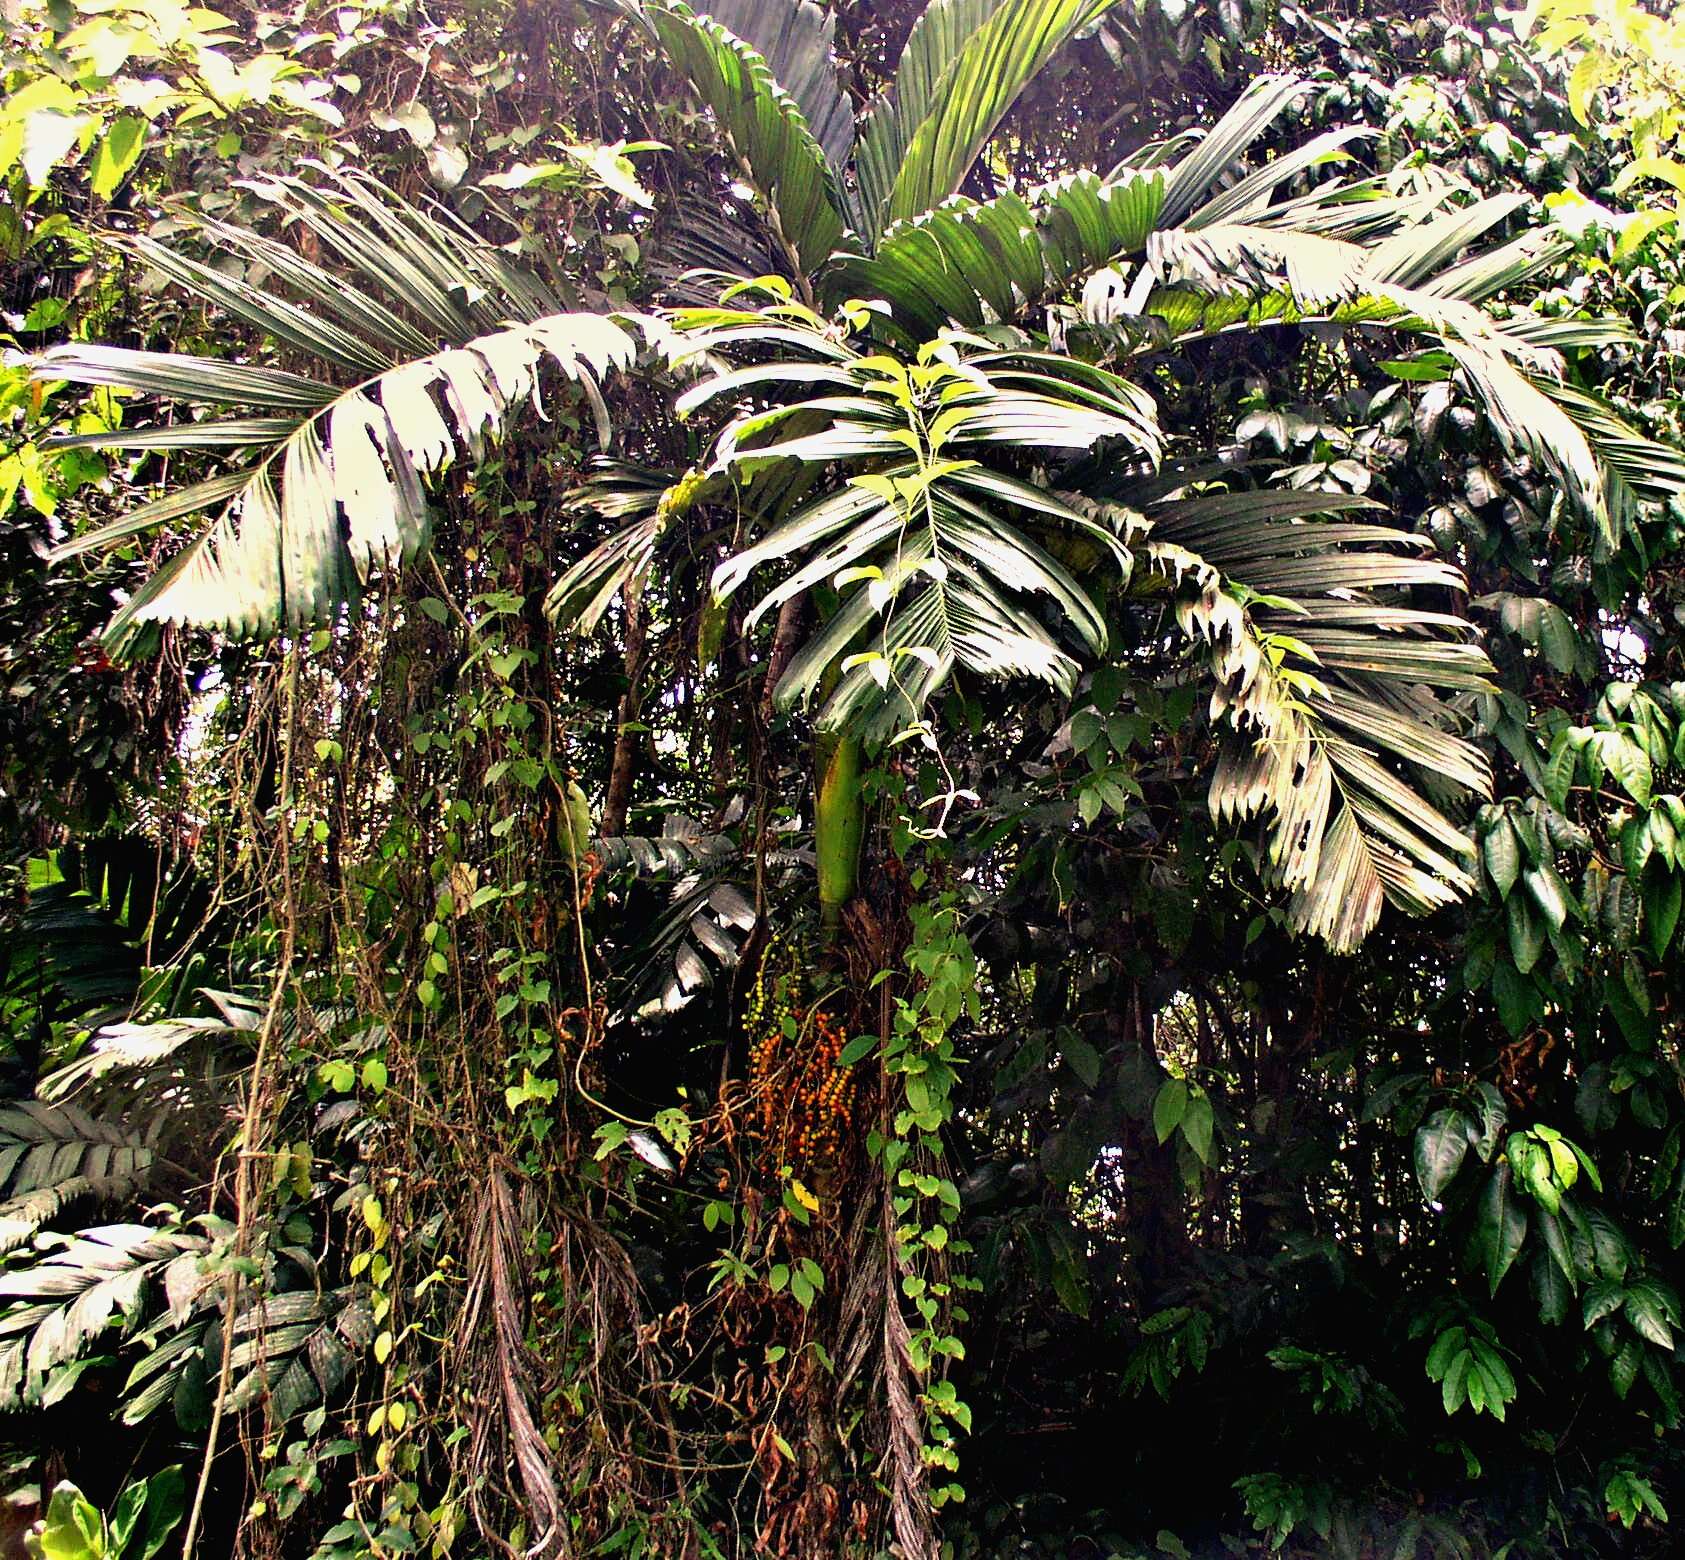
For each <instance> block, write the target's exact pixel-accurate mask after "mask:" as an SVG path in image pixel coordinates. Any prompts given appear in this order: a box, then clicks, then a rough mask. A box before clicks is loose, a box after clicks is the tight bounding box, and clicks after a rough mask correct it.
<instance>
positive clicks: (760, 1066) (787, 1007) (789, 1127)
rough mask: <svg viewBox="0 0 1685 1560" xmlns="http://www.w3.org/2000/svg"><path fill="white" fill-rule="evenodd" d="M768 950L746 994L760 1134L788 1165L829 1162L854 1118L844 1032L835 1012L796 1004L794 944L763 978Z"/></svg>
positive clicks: (798, 978)
mask: <svg viewBox="0 0 1685 1560" xmlns="http://www.w3.org/2000/svg"><path fill="white" fill-rule="evenodd" d="M771 962H772V950H771V949H768V950H767V957H766V958H765V959H764V960H763V961H762V964H761V976H760V978H759V979H757V981H756V982H755V990H754V993H753V994H752V995H751V997H750V999H749V1010H748V1013H747V1015H746V1018H745V1027H746V1028H747V1031H748V1034H749V1088H750V1090H751V1092H752V1094H753V1096H754V1098H755V1100H756V1103H757V1105H758V1107H759V1114H760V1128H761V1133H762V1136H763V1137H764V1138H765V1139H766V1142H767V1143H768V1145H769V1146H770V1147H771V1148H773V1150H774V1151H775V1153H776V1154H777V1155H778V1157H779V1158H780V1159H781V1160H783V1161H785V1162H788V1163H790V1164H791V1165H794V1166H800V1167H810V1166H815V1165H820V1166H823V1165H827V1164H831V1163H834V1162H835V1161H836V1160H837V1159H838V1158H839V1157H840V1155H841V1153H842V1149H843V1145H844V1144H845V1143H846V1142H847V1141H848V1133H849V1129H850V1127H851V1126H852V1125H853V1121H854V1092H855V1091H854V1074H853V1069H852V1068H849V1067H844V1066H843V1065H842V1064H841V1060H840V1059H841V1057H842V1053H843V1048H844V1047H845V1046H846V1045H847V1044H848V1035H847V1033H846V1032H845V1031H844V1029H843V1026H842V1023H841V1021H840V1020H838V1019H836V1018H833V1017H832V1016H831V1015H830V1014H829V1013H826V1012H825V1011H823V1009H821V1008H818V1007H814V1008H808V1007H806V1006H804V1005H803V1004H802V1003H801V1002H800V1001H799V1000H798V997H799V996H800V995H801V994H803V993H804V990H805V980H804V977H803V973H802V969H801V963H800V952H799V950H798V949H796V948H794V947H792V948H791V958H790V967H789V970H788V972H787V973H785V974H780V975H777V976H775V977H773V978H772V979H771V980H770V981H769V980H768V979H767V973H766V972H767V966H768V965H769V964H770V963H771Z"/></svg>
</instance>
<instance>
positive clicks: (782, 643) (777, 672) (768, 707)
mask: <svg viewBox="0 0 1685 1560" xmlns="http://www.w3.org/2000/svg"><path fill="white" fill-rule="evenodd" d="M806 625H807V592H806V591H805V590H804V591H802V592H801V593H800V594H799V595H796V596H792V597H791V598H790V599H789V600H788V601H786V602H785V603H784V605H783V606H782V607H780V608H779V609H778V626H777V627H776V628H775V629H774V630H773V631H772V653H771V654H770V655H769V656H768V657H767V663H766V681H765V682H764V683H763V684H762V685H761V719H762V720H771V719H772V695H773V693H774V691H775V690H776V689H777V687H778V684H779V681H780V679H782V677H783V676H784V673H785V671H786V669H787V668H788V667H789V665H790V661H791V658H792V657H793V656H794V655H795V653H796V646H797V645H798V644H800V643H801V637H802V629H803V628H804V627H806Z"/></svg>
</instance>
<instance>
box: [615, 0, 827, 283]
mask: <svg viewBox="0 0 1685 1560" xmlns="http://www.w3.org/2000/svg"><path fill="white" fill-rule="evenodd" d="M752 9H754V10H756V11H758V10H759V7H754V8H752ZM813 9H815V10H817V7H813ZM647 14H648V17H649V21H650V25H651V26H652V27H653V28H654V29H655V32H656V35H657V37H659V39H660V40H661V45H662V48H663V49H664V50H665V51H666V53H667V56H668V57H669V58H670V59H671V60H672V61H673V63H674V65H675V66H676V67H677V68H678V69H679V70H680V71H682V72H683V73H684V76H685V78H686V80H687V81H689V83H690V85H691V88H692V90H693V91H694V92H695V93H696V95H697V97H698V98H699V99H701V101H702V102H703V103H704V104H705V105H706V106H707V107H708V109H709V110H710V111H711V112H712V113H713V115H714V118H715V120H716V122H717V123H718V125H719V127H720V131H721V133H722V134H723V135H724V136H725V137H726V139H727V140H728V141H729V142H730V143H731V145H732V147H733V149H734V150H735V151H736V153H737V156H738V158H739V159H740V161H741V164H742V171H743V174H744V177H745V179H746V180H747V181H748V182H749V183H750V184H751V185H752V186H753V187H754V188H755V189H756V190H757V192H758V193H759V194H760V195H761V197H762V198H763V199H764V200H765V202H766V204H767V208H768V212H769V215H770V218H771V220H772V222H773V224H774V227H775V230H776V232H777V233H778V234H779V235H780V238H781V241H782V242H783V243H784V244H785V246H786V247H787V248H789V250H790V251H791V252H792V253H793V254H794V255H795V256H796V258H797V261H798V263H799V264H800V265H801V267H802V268H803V270H805V271H813V270H816V269H817V268H818V267H819V265H820V264H821V263H822V262H823V261H824V260H825V259H826V258H827V257H828V256H829V255H830V253H831V251H832V250H833V249H834V248H835V247H836V244H837V241H838V239H840V238H841V237H842V233H843V219H842V213H841V210H840V205H839V202H838V199H837V198H836V197H835V195H834V194H833V188H834V185H835V181H836V175H835V174H834V173H833V171H832V169H831V166H830V164H829V163H828V162H827V161H826V154H825V151H824V149H823V148H822V147H821V145H820V143H819V141H818V140H817V139H816V138H815V135H814V131H813V129H812V127H811V126H810V125H809V124H808V121H807V119H806V117H805V116H804V114H803V112H802V108H801V105H800V104H799V103H798V101H797V99H796V98H795V97H793V96H792V95H791V93H790V92H789V91H788V90H787V89H786V88H785V86H784V85H783V84H782V83H781V82H780V81H779V80H778V77H777V75H776V74H775V72H774V71H773V69H772V67H771V65H770V63H769V61H768V60H767V58H766V56H765V55H763V54H762V53H761V52H760V51H759V50H758V49H756V48H755V47H754V46H753V45H752V44H751V43H750V42H748V41H747V40H746V39H744V38H742V37H740V36H739V35H738V34H737V33H735V32H733V31H732V30H731V29H730V28H729V26H728V25H727V24H726V23H724V22H723V21H720V20H716V19H715V17H714V16H712V15H702V14H698V13H697V12H696V11H693V10H692V9H691V8H690V7H689V6H688V5H686V4H684V3H683V0H663V3H661V4H657V5H652V6H651V7H650V8H649V10H648V13H647ZM815 36H816V35H815V34H814V33H813V32H812V31H810V32H809V34H808V43H809V44H810V45H811V44H813V43H814V42H815ZM793 52H804V55H805V51H793ZM839 112H840V111H839ZM831 128H832V133H833V135H835V134H836V133H838V131H839V129H840V119H839V120H833V122H832V127H831Z"/></svg>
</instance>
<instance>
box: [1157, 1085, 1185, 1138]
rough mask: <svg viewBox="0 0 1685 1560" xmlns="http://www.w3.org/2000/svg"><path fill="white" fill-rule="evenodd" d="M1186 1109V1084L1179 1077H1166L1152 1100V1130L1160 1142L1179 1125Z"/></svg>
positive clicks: (1168, 1136)
mask: <svg viewBox="0 0 1685 1560" xmlns="http://www.w3.org/2000/svg"><path fill="white" fill-rule="evenodd" d="M1187 1110H1188V1086H1187V1084H1186V1083H1184V1082H1183V1081H1182V1080H1181V1079H1180V1078H1167V1079H1166V1080H1165V1082H1164V1085H1163V1087H1162V1088H1160V1090H1159V1091H1158V1097H1157V1098H1156V1099H1155V1100H1154V1101H1153V1131H1154V1132H1156V1133H1157V1134H1158V1140H1159V1142H1161V1143H1165V1142H1168V1141H1169V1139H1170V1134H1171V1133H1172V1132H1174V1131H1175V1130H1176V1129H1177V1127H1179V1126H1181V1124H1182V1118H1183V1117H1184V1116H1185V1115H1186V1114H1187Z"/></svg>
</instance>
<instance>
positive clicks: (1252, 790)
mask: <svg viewBox="0 0 1685 1560" xmlns="http://www.w3.org/2000/svg"><path fill="white" fill-rule="evenodd" d="M1114 496H1115V499H1116V500H1117V501H1114V502H1112V503H1097V502H1096V501H1094V500H1091V499H1090V500H1084V499H1081V498H1077V497H1073V499H1072V502H1073V503H1075V504H1081V505H1083V506H1084V507H1086V508H1088V510H1089V512H1090V513H1092V514H1094V515H1095V516H1096V517H1110V518H1111V520H1112V521H1113V523H1114V524H1115V525H1117V527H1118V528H1119V530H1120V531H1121V532H1122V533H1123V534H1125V535H1126V536H1127V537H1128V538H1129V543H1130V546H1131V548H1132V550H1133V552H1134V554H1135V557H1136V559H1137V561H1138V563H1139V564H1140V565H1142V566H1144V569H1145V572H1146V576H1147V577H1151V576H1153V575H1157V576H1159V577H1161V578H1163V579H1164V580H1166V581H1167V582H1169V584H1170V585H1171V586H1172V587H1173V589H1174V591H1175V597H1176V621H1177V623H1178V625H1179V627H1180V628H1181V630H1182V632H1183V634H1184V635H1185V636H1186V638H1187V640H1188V641H1189V643H1190V645H1191V646H1192V647H1193V649H1194V654H1195V659H1196V664H1197V665H1198V666H1199V668H1200V673H1201V677H1202V680H1203V681H1204V682H1205V684H1206V685H1207V686H1208V687H1209V690H1210V694H1209V704H1208V710H1209V716H1210V718H1211V719H1212V721H1213V722H1214V723H1216V724H1217V725H1218V727H1219V729H1220V730H1221V731H1222V732H1224V733H1225V734H1224V735H1223V736H1222V739H1221V742H1220V745H1219V757H1218V762H1217V766H1216V768H1215V770H1214V772H1213V774H1212V778H1211V785H1210V792H1209V803H1210V807H1211V811H1212V815H1213V817H1214V818H1215V819H1216V820H1217V821H1218V822H1219V823H1221V822H1225V821H1238V820H1244V819H1260V820H1264V821H1265V822H1266V825H1267V830H1268V847H1267V851H1266V854H1265V868H1266V875H1267V876H1268V877H1270V878H1272V879H1273V880H1274V881H1276V882H1277V883H1278V884H1280V885H1281V886H1282V887H1283V888H1285V889H1286V890H1287V891H1288V894H1289V896H1290V897H1289V901H1288V907H1287V908H1288V914H1289V916H1290V918H1291V919H1292V921H1293V923H1294V925H1295V926H1297V927H1298V928H1299V929H1300V930H1303V931H1308V932H1312V933H1314V934H1316V935H1318V936H1322V937H1324V938H1325V939H1327V940H1328V941H1329V942H1330V943H1331V944H1332V945H1333V946H1335V947H1337V948H1350V947H1353V946H1355V945H1356V943H1357V942H1359V941H1360V940H1361V939H1362V937H1363V936H1364V935H1365V934H1366V933H1367V932H1368V931H1369V930H1370V929H1371V928H1372V927H1373V925H1374V923H1375V920H1376V918H1377V917H1378V916H1379V914H1380V910H1381V906H1382V904H1383V903H1384V902H1391V903H1393V904H1396V905H1399V906H1401V907H1403V908H1405V909H1406V910H1409V911H1411V912H1413V913H1422V912H1424V911H1425V910H1427V909H1430V908H1433V907H1435V906H1437V905H1440V904H1444V903H1448V902H1450V901H1451V900H1452V899H1454V898H1455V897H1457V896H1458V895H1459V894H1462V893H1465V892H1467V891H1468V889H1469V888H1470V886H1471V884H1472V880H1471V878H1470V876H1469V874H1468V872H1467V870H1466V868H1465V866H1464V865H1463V858H1464V857H1465V856H1466V854H1467V852H1468V845H1467V841H1466V839H1465V838H1464V836H1463V833H1462V831H1461V829H1460V828H1459V826H1458V825H1457V824H1456V823H1455V822H1454V821H1453V820H1452V819H1450V818H1448V817H1447V816H1445V815H1444V813H1442V812H1441V811H1440V810H1439V809H1438V808H1437V807H1435V806H1434V805H1433V804H1431V803H1430V802H1428V801H1426V800H1425V799H1424V797H1423V795H1422V794H1421V793H1422V791H1423V790H1424V789H1427V788H1429V787H1430V785H1431V787H1432V788H1434V789H1435V790H1436V791H1447V790H1448V791H1449V793H1450V794H1451V795H1453V796H1455V795H1456V794H1459V793H1461V794H1467V795H1475V796H1478V795H1484V794H1486V793H1487V792H1488V791H1489V789H1490V784H1491V778H1490V772H1489V769H1488V766H1487V763H1486V759H1485V757H1484V755H1483V754H1482V753H1481V752H1480V750H1479V749H1478V748H1476V747H1475V746H1474V745H1473V744H1472V743H1470V742H1469V741H1467V740H1466V739H1465V738H1464V737H1463V736H1461V735H1460V734H1458V732H1457V731H1456V729H1455V726H1456V721H1455V717H1454V715H1453V714H1452V711H1451V710H1450V708H1449V707H1448V706H1447V705H1446V703H1445V702H1444V701H1443V700H1442V699H1441V698H1439V697H1438V696H1437V694H1436V692H1435V690H1442V691H1444V692H1447V693H1452V694H1456V693H1459V692H1469V691H1478V690H1482V689H1484V688H1486V687H1487V686H1488V684H1487V681H1486V675H1487V673H1488V671H1489V670H1490V667H1489V664H1488V662H1487V660H1486V657H1485V655H1484V654H1483V653H1482V652H1481V650H1480V649H1479V648H1478V647H1477V646H1475V645H1473V644H1470V643H1468V642H1466V639H1465V636H1466V635H1467V634H1468V632H1469V627H1468V625H1467V624H1466V623H1464V622H1463V621H1462V620H1460V619H1458V618H1455V617H1452V616H1450V615H1449V614H1446V613H1443V612H1439V611H1434V610H1431V609H1422V608H1418V607H1414V606H1410V605H1407V604H1405V603H1408V601H1409V599H1410V596H1409V593H1411V592H1414V591H1418V590H1422V589H1428V590H1436V589H1437V590H1443V589H1457V588H1460V587H1461V586H1462V583H1463V582H1462V576H1461V575H1460V574H1459V573H1458V571H1457V570H1455V569H1454V568H1451V567H1450V566H1449V565H1447V564H1445V563H1444V562H1442V561H1441V560H1439V559H1437V558H1432V557H1424V556H1421V549H1422V546H1423V544H1422V542H1421V539H1420V538H1418V537H1415V536H1412V535H1411V534H1409V533H1407V532H1401V531H1398V530H1396V529H1394V528H1392V527H1390V526H1385V525H1380V524H1375V523H1372V522H1370V521H1367V520H1354V519H1349V518H1347V517H1348V516H1351V515H1354V514H1355V515H1363V514H1373V513H1375V512H1376V511H1377V510H1378V509H1379V506H1378V505H1376V504H1374V503H1372V502H1371V501H1369V500H1366V499H1362V498H1357V497H1353V496H1350V495H1347V496H1340V495H1331V494H1324V493H1312V492H1283V491H1276V490H1247V489H1240V490H1234V491H1216V492H1177V491H1175V490H1172V491H1170V492H1168V493H1164V492H1158V493H1156V494H1154V493H1153V492H1152V490H1151V488H1149V487H1148V486H1147V485H1145V484H1142V485H1141V486H1140V489H1139V490H1138V491H1136V492H1133V493H1132V492H1131V491H1130V485H1129V484H1127V483H1126V484H1122V485H1116V486H1114ZM1131 498H1135V499H1136V500H1137V502H1135V503H1133V504H1131V503H1130V502H1129V501H1130V499H1131Z"/></svg>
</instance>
